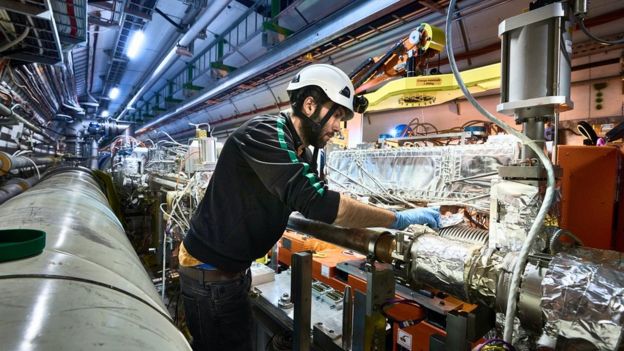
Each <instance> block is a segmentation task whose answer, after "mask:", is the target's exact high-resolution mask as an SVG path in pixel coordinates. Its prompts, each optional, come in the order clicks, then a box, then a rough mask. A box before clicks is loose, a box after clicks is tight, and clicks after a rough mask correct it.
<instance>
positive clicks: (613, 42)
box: [578, 18, 624, 45]
mask: <svg viewBox="0 0 624 351" xmlns="http://www.w3.org/2000/svg"><path fill="white" fill-rule="evenodd" d="M578 22H579V27H581V30H582V31H583V33H585V35H587V36H588V37H590V38H591V39H592V40H595V41H597V42H599V43H601V44H604V45H619V44H624V38H621V39H618V40H605V39H602V38H598V37H597V36H595V35H593V34H592V33H591V32H590V31H589V30H588V29H587V27H586V26H585V19H584V18H578Z"/></svg>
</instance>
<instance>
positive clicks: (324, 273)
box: [321, 265, 329, 278]
mask: <svg viewBox="0 0 624 351" xmlns="http://www.w3.org/2000/svg"><path fill="white" fill-rule="evenodd" d="M321 275H322V276H323V277H327V278H329V267H327V266H326V265H321Z"/></svg>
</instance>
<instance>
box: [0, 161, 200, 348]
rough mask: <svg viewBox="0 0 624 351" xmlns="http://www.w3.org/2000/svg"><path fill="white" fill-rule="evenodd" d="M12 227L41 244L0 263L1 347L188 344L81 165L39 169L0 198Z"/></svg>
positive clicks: (1, 224)
mask: <svg viewBox="0 0 624 351" xmlns="http://www.w3.org/2000/svg"><path fill="white" fill-rule="evenodd" d="M17 228H20V229H21V228H28V229H39V230H43V231H45V232H46V246H45V249H44V251H43V252H42V253H41V254H40V255H38V256H35V257H30V258H26V259H21V260H17V261H10V262H4V263H2V264H0V315H1V316H3V322H4V323H3V327H2V328H0V343H1V344H2V345H3V346H2V347H3V349H7V350H21V349H28V350H43V349H45V350H84V349H95V348H97V349H98V350H190V349H191V348H190V346H189V344H188V343H187V341H186V339H185V338H184V336H183V335H182V333H181V332H180V331H179V330H178V329H177V328H176V326H175V325H174V324H173V322H172V321H171V319H170V317H169V314H168V312H167V309H166V308H165V306H164V305H163V303H162V301H161V300H160V298H159V296H158V293H157V292H156V289H155V287H154V285H153V284H152V281H151V279H150V278H149V276H148V274H147V272H146V271H145V269H144V268H143V266H142V264H141V261H140V260H139V258H138V257H137V255H136V253H135V251H134V249H133V248H132V245H131V244H130V242H129V241H128V238H127V237H126V234H125V232H124V229H123V227H122V225H121V223H120V222H119V220H118V219H117V217H116V216H115V215H114V214H113V212H112V211H111V209H110V207H109V206H108V201H107V199H106V196H105V195H104V193H103V192H102V190H100V187H99V185H98V183H97V182H96V180H95V178H94V177H93V176H92V175H91V172H90V171H89V170H88V169H86V168H61V169H57V170H53V171H52V172H48V174H47V175H46V176H44V179H43V180H42V181H41V182H40V183H39V184H37V185H36V186H34V187H33V188H32V189H30V190H28V191H26V192H24V193H22V194H20V195H18V196H16V197H14V198H13V199H11V201H8V202H6V203H5V204H3V205H2V206H0V230H1V229H17ZM1 235H2V231H0V236H1Z"/></svg>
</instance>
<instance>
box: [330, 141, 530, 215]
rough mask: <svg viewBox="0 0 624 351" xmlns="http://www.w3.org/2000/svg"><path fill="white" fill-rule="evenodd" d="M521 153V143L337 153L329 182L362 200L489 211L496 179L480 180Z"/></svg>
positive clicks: (331, 160) (332, 153) (331, 165)
mask: <svg viewBox="0 0 624 351" xmlns="http://www.w3.org/2000/svg"><path fill="white" fill-rule="evenodd" d="M517 150H518V148H517V143H515V142H511V141H505V142H496V143H485V144H469V145H450V146H436V147H400V148H392V149H367V150H361V149H349V150H340V151H333V152H331V153H330V154H329V156H328V161H327V174H328V179H329V182H328V183H329V186H330V188H332V189H334V190H337V191H348V192H351V193H354V194H358V195H362V196H379V194H382V195H385V196H388V194H392V195H396V196H399V197H401V198H403V199H405V200H407V201H424V202H434V203H438V202H455V203H457V202H459V203H469V204H472V205H475V207H481V208H484V209H488V208H489V200H488V198H487V197H488V194H489V189H490V183H491V180H492V179H493V178H495V177H496V176H495V175H494V176H492V175H489V176H483V177H479V176H480V175H484V174H488V173H492V172H496V171H497V169H498V167H499V166H501V165H508V164H510V163H511V162H512V161H513V160H514V159H515V158H516V157H517ZM474 176H477V177H476V178H471V177H474ZM465 178H471V179H465Z"/></svg>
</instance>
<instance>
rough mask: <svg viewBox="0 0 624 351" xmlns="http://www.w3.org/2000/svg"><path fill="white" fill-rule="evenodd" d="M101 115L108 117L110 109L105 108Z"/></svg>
mask: <svg viewBox="0 0 624 351" xmlns="http://www.w3.org/2000/svg"><path fill="white" fill-rule="evenodd" d="M101 116H102V117H104V118H106V117H108V116H110V112H108V110H104V111H102V114H101Z"/></svg>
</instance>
